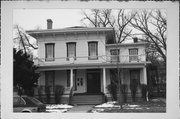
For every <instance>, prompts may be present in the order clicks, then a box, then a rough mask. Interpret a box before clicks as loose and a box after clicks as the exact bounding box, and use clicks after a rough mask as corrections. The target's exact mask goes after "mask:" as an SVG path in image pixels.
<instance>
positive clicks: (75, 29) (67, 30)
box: [26, 26, 114, 36]
mask: <svg viewBox="0 0 180 119" xmlns="http://www.w3.org/2000/svg"><path fill="white" fill-rule="evenodd" d="M82 32H85V33H86V32H114V28H112V27H108V28H107V27H103V28H97V27H79V26H78V27H77V26H76V27H68V28H63V29H44V30H28V31H26V33H28V34H29V35H32V36H36V35H40V34H52V33H54V34H65V33H82Z"/></svg>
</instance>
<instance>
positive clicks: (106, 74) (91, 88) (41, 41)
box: [27, 19, 149, 104]
mask: <svg viewBox="0 0 180 119" xmlns="http://www.w3.org/2000/svg"><path fill="white" fill-rule="evenodd" d="M27 33H28V34H29V35H31V36H32V37H34V38H36V39H37V42H38V57H39V61H38V65H39V69H38V71H39V72H40V73H41V76H40V78H39V81H38V84H39V85H40V86H42V87H43V88H45V86H50V87H51V88H50V91H51V92H52V93H53V91H54V87H55V86H56V85H63V86H64V87H65V93H64V95H63V97H62V98H63V102H64V103H66V102H67V101H68V99H69V93H70V89H71V88H72V87H73V94H74V95H73V97H74V103H79V104H86V103H102V102H103V100H104V98H103V97H104V96H106V97H108V98H107V99H110V95H109V92H108V90H107V86H108V85H109V84H111V83H112V80H113V79H112V76H111V75H112V74H111V71H110V70H111V69H116V68H117V64H118V67H119V68H121V69H123V70H122V72H121V75H120V76H121V82H122V83H125V84H127V85H128V92H129V93H130V92H131V90H130V86H129V85H130V83H131V81H132V80H136V81H137V82H139V83H140V84H147V73H146V64H147V63H149V62H148V61H146V56H145V45H146V44H145V43H144V42H135V43H124V44H116V43H115V34H114V29H113V28H87V27H71V28H64V29H52V21H51V20H50V19H49V20H47V29H46V30H31V31H27ZM117 62H118V63H117ZM44 90H45V89H44ZM139 90H140V89H139ZM78 96H79V97H78ZM98 96H99V97H98ZM75 97H77V99H76V98H75ZM80 97H81V98H80ZM93 100H94V102H93ZM98 100H99V101H98Z"/></svg>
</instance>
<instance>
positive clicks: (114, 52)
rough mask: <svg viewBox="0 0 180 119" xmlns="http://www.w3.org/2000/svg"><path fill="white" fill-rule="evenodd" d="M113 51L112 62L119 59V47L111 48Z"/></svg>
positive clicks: (111, 51)
mask: <svg viewBox="0 0 180 119" xmlns="http://www.w3.org/2000/svg"><path fill="white" fill-rule="evenodd" d="M110 53H111V56H110V57H111V58H110V59H111V62H117V61H119V49H111V50H110Z"/></svg>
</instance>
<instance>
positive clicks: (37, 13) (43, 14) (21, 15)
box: [13, 9, 83, 30]
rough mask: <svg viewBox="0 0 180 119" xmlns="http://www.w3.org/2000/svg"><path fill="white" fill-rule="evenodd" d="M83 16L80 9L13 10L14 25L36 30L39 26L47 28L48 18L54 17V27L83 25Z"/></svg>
mask: <svg viewBox="0 0 180 119" xmlns="http://www.w3.org/2000/svg"><path fill="white" fill-rule="evenodd" d="M82 18H83V16H82V12H81V10H80V9H15V10H13V25H16V24H18V25H19V26H20V27H22V28H23V29H24V30H34V29H37V28H38V27H39V28H41V29H46V28H47V19H52V21H53V28H55V29H58V28H65V27H72V26H81V25H82V23H81V22H80V20H81V19H82Z"/></svg>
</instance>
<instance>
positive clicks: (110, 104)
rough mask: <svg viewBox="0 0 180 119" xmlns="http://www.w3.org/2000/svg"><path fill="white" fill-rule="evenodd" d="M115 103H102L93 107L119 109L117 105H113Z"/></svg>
mask: <svg viewBox="0 0 180 119" xmlns="http://www.w3.org/2000/svg"><path fill="white" fill-rule="evenodd" d="M116 103H117V102H116V101H110V102H107V103H103V104H101V105H97V106H95V107H97V108H109V107H111V108H112V107H120V106H119V105H115V104H116Z"/></svg>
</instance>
